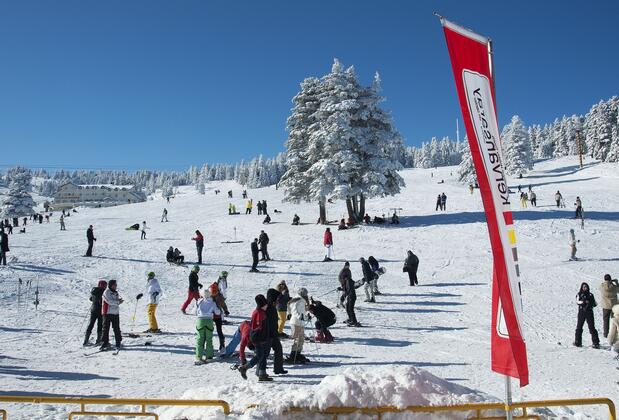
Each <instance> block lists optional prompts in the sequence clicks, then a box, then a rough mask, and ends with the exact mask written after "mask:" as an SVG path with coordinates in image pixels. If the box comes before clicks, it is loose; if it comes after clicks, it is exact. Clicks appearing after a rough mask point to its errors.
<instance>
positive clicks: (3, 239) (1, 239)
mask: <svg viewBox="0 0 619 420" xmlns="http://www.w3.org/2000/svg"><path fill="white" fill-rule="evenodd" d="M9 251H10V249H9V237H8V235H7V234H6V233H4V228H3V229H1V230H0V264H2V265H6V253H7V252H9Z"/></svg>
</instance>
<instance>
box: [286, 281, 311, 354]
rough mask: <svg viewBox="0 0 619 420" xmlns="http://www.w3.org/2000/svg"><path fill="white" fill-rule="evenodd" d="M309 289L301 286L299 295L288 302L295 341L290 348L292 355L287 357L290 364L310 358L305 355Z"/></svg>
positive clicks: (291, 335)
mask: <svg viewBox="0 0 619 420" xmlns="http://www.w3.org/2000/svg"><path fill="white" fill-rule="evenodd" d="M307 305H308V300H307V289H306V288H305V287H301V288H300V289H299V291H298V292H297V296H295V297H294V298H292V299H290V302H288V313H289V316H290V326H291V328H292V331H291V334H290V338H292V339H293V340H294V341H293V343H292V348H291V349H290V355H289V356H288V358H287V359H286V363H289V364H304V363H307V362H309V360H308V359H307V358H306V357H305V356H303V354H302V352H303V342H304V341H305V321H307V320H309V319H310V317H309V313H308V312H307Z"/></svg>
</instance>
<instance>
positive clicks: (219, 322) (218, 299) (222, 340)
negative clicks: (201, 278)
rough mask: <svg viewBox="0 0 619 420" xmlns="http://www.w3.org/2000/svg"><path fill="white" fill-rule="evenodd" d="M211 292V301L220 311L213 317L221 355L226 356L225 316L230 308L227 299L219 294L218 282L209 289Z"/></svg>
mask: <svg viewBox="0 0 619 420" xmlns="http://www.w3.org/2000/svg"><path fill="white" fill-rule="evenodd" d="M209 291H210V292H211V299H213V301H214V302H215V304H216V305H217V309H219V313H218V314H216V315H213V322H214V323H215V327H216V328H217V337H218V338H219V354H220V355H221V354H224V353H225V352H226V336H225V335H224V331H223V314H224V311H225V313H228V307H227V306H226V299H224V297H223V296H222V295H221V293H219V285H218V284H217V282H215V283H213V284H211V287H209Z"/></svg>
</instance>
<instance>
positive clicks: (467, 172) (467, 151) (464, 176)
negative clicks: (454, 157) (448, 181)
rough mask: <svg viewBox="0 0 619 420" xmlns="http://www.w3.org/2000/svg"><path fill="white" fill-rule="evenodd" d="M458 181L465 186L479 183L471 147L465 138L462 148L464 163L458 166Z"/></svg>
mask: <svg viewBox="0 0 619 420" xmlns="http://www.w3.org/2000/svg"><path fill="white" fill-rule="evenodd" d="M457 172H458V180H459V181H460V182H462V183H465V184H475V183H476V182H477V174H476V173H475V165H474V164H473V155H471V147H470V146H469V142H468V140H467V138H466V137H465V139H464V142H463V146H462V161H461V162H460V165H458V171H457Z"/></svg>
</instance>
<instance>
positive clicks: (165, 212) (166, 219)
mask: <svg viewBox="0 0 619 420" xmlns="http://www.w3.org/2000/svg"><path fill="white" fill-rule="evenodd" d="M167 221H168V209H166V208H164V209H163V214H162V215H161V223H163V222H167Z"/></svg>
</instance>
